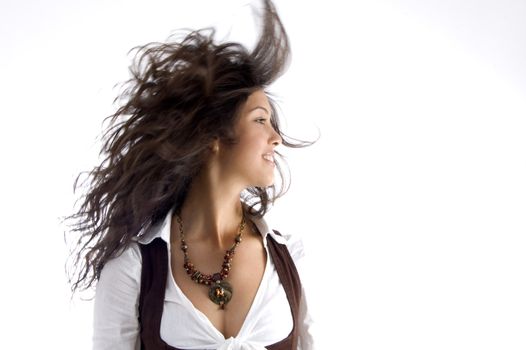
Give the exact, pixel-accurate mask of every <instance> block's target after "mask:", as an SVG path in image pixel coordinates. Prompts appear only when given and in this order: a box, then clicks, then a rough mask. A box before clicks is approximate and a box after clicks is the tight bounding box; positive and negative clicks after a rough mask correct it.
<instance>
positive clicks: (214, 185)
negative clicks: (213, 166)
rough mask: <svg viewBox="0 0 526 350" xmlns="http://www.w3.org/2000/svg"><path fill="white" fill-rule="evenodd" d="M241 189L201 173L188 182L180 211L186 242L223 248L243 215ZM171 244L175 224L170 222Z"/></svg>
mask: <svg viewBox="0 0 526 350" xmlns="http://www.w3.org/2000/svg"><path fill="white" fill-rule="evenodd" d="M240 194H241V189H240V188H238V187H236V186H234V185H233V184H228V183H225V182H224V181H223V182H221V181H219V180H218V177H212V176H210V174H209V173H206V172H204V173H201V174H200V175H198V176H197V177H196V178H194V180H193V181H192V184H191V186H190V189H189V191H188V193H187V196H186V199H185V201H184V203H183V205H182V207H181V209H180V214H179V215H180V217H181V219H182V222H183V229H184V234H185V237H186V239H187V241H188V242H190V241H197V240H203V241H207V242H208V243H211V244H213V245H215V246H217V247H218V248H220V249H227V248H230V247H231V246H232V241H233V239H234V237H235V236H236V235H237V234H238V231H239V224H240V223H241V218H242V215H243V207H242V204H241V200H240ZM172 227H173V229H172V233H171V234H172V238H171V240H172V241H179V239H180V237H179V224H178V223H177V220H175V218H174V219H172Z"/></svg>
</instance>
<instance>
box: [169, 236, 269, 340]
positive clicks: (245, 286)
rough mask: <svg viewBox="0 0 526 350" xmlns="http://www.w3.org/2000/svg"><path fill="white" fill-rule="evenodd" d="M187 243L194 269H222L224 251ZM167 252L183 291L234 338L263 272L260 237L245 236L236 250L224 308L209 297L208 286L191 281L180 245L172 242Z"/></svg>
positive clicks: (206, 271) (227, 335) (174, 274)
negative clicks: (230, 295) (227, 299)
mask: <svg viewBox="0 0 526 350" xmlns="http://www.w3.org/2000/svg"><path fill="white" fill-rule="evenodd" d="M189 246H190V248H189V250H188V256H189V258H190V260H191V261H192V263H193V264H194V266H195V268H196V269H197V270H199V271H200V272H202V273H206V274H213V273H216V272H219V271H220V270H221V266H222V263H223V256H224V251H217V250H213V249H210V247H208V246H206V244H199V243H197V242H196V243H194V244H193V245H190V244H189ZM170 255H171V258H170V264H171V271H172V274H173V278H174V281H175V283H176V284H177V285H178V287H179V288H180V289H181V291H182V292H183V294H184V295H185V296H186V297H187V298H188V300H189V301H190V302H191V303H192V304H193V306H194V307H195V308H196V309H198V310H199V311H201V312H202V313H203V314H204V315H205V316H206V317H207V318H208V319H209V320H210V322H211V323H212V324H213V326H214V327H215V328H216V329H217V330H218V331H219V332H221V333H222V334H223V335H224V337H225V338H229V337H235V336H236V335H237V334H238V333H239V330H240V329H241V327H242V325H243V322H244V320H245V318H246V317H247V315H248V313H249V311H250V308H251V305H252V303H253V301H254V298H255V296H256V294H257V292H258V289H259V287H260V284H261V280H262V278H263V275H264V273H265V266H266V260H267V256H266V251H265V249H264V247H263V244H262V241H261V238H259V239H258V237H257V236H255V235H251V236H245V238H244V240H243V242H242V244H240V245H239V247H238V248H237V249H236V252H235V256H234V257H233V260H232V262H231V269H230V272H229V275H228V278H227V279H226V281H227V282H229V283H230V285H231V286H232V299H231V300H230V302H229V303H228V304H227V305H226V306H225V308H224V309H221V308H220V307H219V306H218V305H217V304H215V303H214V302H212V301H211V300H210V298H209V288H210V287H209V286H206V285H203V284H198V283H196V282H194V281H193V280H192V279H191V278H190V276H189V275H188V274H187V273H186V271H185V269H184V267H183V265H184V263H183V262H184V256H183V253H182V251H181V250H180V249H179V246H177V245H172V247H171V254H170Z"/></svg>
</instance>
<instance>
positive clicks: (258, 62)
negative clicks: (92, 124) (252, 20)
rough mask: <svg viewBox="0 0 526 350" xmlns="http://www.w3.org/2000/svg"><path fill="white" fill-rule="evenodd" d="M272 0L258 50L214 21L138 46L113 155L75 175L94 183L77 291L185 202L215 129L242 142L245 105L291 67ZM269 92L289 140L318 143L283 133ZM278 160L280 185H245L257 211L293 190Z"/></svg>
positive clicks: (76, 268)
mask: <svg viewBox="0 0 526 350" xmlns="http://www.w3.org/2000/svg"><path fill="white" fill-rule="evenodd" d="M264 4H265V6H264V14H263V25H262V32H261V35H260V38H259V40H258V42H257V44H256V46H255V48H254V49H253V50H252V52H248V51H247V49H246V48H245V47H244V46H242V45H241V44H239V43H234V42H226V43H216V42H215V41H214V29H212V28H210V29H202V30H197V31H191V32H186V33H184V36H182V37H176V36H172V37H170V40H169V41H168V42H166V43H150V44H147V45H144V46H140V47H136V48H134V49H133V50H134V51H135V57H134V60H133V64H132V66H131V68H130V71H131V76H132V77H131V79H130V80H128V81H127V82H126V83H125V84H124V87H125V89H124V91H123V93H122V95H121V96H120V98H119V100H120V101H123V103H122V106H121V107H120V108H119V109H118V110H117V111H116V112H115V113H114V114H113V115H110V116H109V117H108V119H109V127H108V128H107V129H106V131H105V132H104V134H103V145H102V150H101V155H102V156H103V161H102V162H101V164H100V165H98V166H96V167H94V168H93V170H91V171H89V172H85V173H81V174H80V175H79V177H77V180H76V181H75V189H76V190H77V189H78V188H79V187H80V185H81V184H86V185H87V186H88V191H87V192H86V193H85V194H84V195H83V196H82V197H81V200H80V202H81V205H80V207H79V209H78V211H77V212H76V213H75V214H73V215H71V216H69V217H68V218H67V219H68V220H69V221H70V222H72V225H71V227H72V228H71V233H76V234H77V235H78V236H76V237H77V238H76V240H75V244H74V246H75V249H74V251H73V252H72V254H71V258H72V259H73V260H72V261H71V262H72V267H73V269H70V270H69V271H68V274H69V281H70V283H71V288H72V291H73V292H75V291H76V290H85V289H88V288H89V287H91V286H92V285H93V284H94V282H95V281H96V280H97V278H98V276H99V273H100V271H101V269H102V267H103V266H104V264H105V263H106V262H107V261H108V260H109V259H111V258H113V257H115V256H116V255H118V254H119V253H120V252H122V251H123V250H124V249H125V248H126V247H128V245H129V244H130V243H131V242H132V239H133V238H134V237H136V236H137V235H139V234H140V233H141V232H143V231H144V230H146V229H148V228H149V227H150V226H151V225H153V224H155V223H156V222H157V221H158V220H160V219H161V218H163V217H164V216H165V215H166V214H167V213H168V211H169V210H170V209H171V208H178V207H179V206H180V205H181V204H182V203H183V201H184V199H185V196H186V193H187V190H188V187H189V185H190V183H191V181H192V179H193V178H194V177H195V175H196V174H197V173H198V172H199V170H200V169H201V167H202V165H203V164H204V161H205V159H206V155H207V154H208V152H209V145H210V144H211V143H212V142H213V140H215V139H219V140H222V141H223V142H230V143H235V142H236V137H235V135H233V126H234V123H235V121H236V115H237V113H236V112H237V111H238V110H239V108H240V107H241V105H242V104H243V103H244V102H246V100H247V98H248V96H249V95H250V94H251V93H252V92H254V91H255V90H257V89H265V88H266V87H267V86H269V84H271V83H272V82H274V81H275V80H276V78H277V77H279V76H280V75H281V74H282V73H283V72H284V70H285V68H286V66H287V62H288V58H289V54H290V49H289V41H288V37H287V34H286V32H285V29H284V27H283V24H282V23H281V21H280V19H279V17H278V15H277V12H276V9H275V7H274V5H273V4H272V3H271V2H270V1H268V0H265V1H264ZM269 100H270V104H271V108H272V118H271V122H272V125H273V127H274V129H275V130H276V131H277V132H278V133H279V134H280V135H281V137H282V139H283V142H282V144H283V145H284V146H287V147H304V146H306V145H309V144H311V143H310V142H305V141H300V140H297V139H293V138H290V137H287V136H286V135H284V134H283V133H282V131H281V130H280V125H279V119H278V115H277V110H276V105H275V103H274V102H273V101H272V100H271V99H269ZM280 161H281V162H283V159H281V160H280ZM277 169H278V175H279V179H281V181H279V182H280V186H279V188H276V187H275V186H271V187H268V188H260V187H254V188H248V189H246V190H245V191H244V192H243V193H242V200H243V201H244V202H246V203H247V204H249V205H250V208H251V210H252V212H253V214H254V215H258V216H262V215H264V214H265V212H266V211H267V210H268V208H269V205H271V204H272V202H273V201H274V200H275V199H276V198H278V197H280V196H281V195H283V194H284V193H285V192H286V191H287V189H288V182H287V181H286V178H285V177H284V176H283V166H279V163H278V167H277ZM82 175H84V179H83V181H81V182H79V181H80V180H81V177H82Z"/></svg>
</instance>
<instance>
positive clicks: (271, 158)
mask: <svg viewBox="0 0 526 350" xmlns="http://www.w3.org/2000/svg"><path fill="white" fill-rule="evenodd" d="M263 159H265V160H266V161H269V162H271V163H272V164H274V153H265V154H264V155H263Z"/></svg>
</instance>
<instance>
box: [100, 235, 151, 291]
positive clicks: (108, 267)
mask: <svg viewBox="0 0 526 350" xmlns="http://www.w3.org/2000/svg"><path fill="white" fill-rule="evenodd" d="M139 244H140V243H138V242H137V241H132V242H130V243H129V244H128V246H127V247H125V248H124V249H122V250H121V251H120V252H118V253H117V254H116V255H115V257H113V258H111V259H110V260H108V261H107V262H106V264H104V267H103V269H102V271H101V276H100V280H110V281H111V280H120V281H122V280H130V281H136V282H137V281H139V280H140V277H141V267H142V257H141V251H140V248H139ZM100 280H99V283H100V282H101V281H100Z"/></svg>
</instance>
